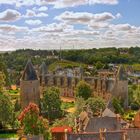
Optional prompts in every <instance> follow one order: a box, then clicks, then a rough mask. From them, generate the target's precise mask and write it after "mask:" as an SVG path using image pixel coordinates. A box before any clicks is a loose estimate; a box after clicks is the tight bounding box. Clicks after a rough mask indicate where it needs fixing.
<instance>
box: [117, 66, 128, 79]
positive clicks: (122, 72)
mask: <svg viewBox="0 0 140 140" xmlns="http://www.w3.org/2000/svg"><path fill="white" fill-rule="evenodd" d="M117 79H118V80H126V79H127V76H126V72H125V69H124V67H123V66H122V65H120V66H119V69H118V72H117Z"/></svg>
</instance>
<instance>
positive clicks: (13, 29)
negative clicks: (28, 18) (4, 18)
mask: <svg viewBox="0 0 140 140" xmlns="http://www.w3.org/2000/svg"><path fill="white" fill-rule="evenodd" d="M0 31H3V32H19V31H28V27H22V26H16V25H9V24H0Z"/></svg>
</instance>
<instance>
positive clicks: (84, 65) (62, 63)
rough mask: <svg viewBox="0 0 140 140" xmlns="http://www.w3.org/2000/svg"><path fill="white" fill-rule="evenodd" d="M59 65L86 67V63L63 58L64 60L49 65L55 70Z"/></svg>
mask: <svg viewBox="0 0 140 140" xmlns="http://www.w3.org/2000/svg"><path fill="white" fill-rule="evenodd" d="M57 66H60V67H61V68H71V67H79V66H82V67H86V64H83V63H77V62H72V61H67V60H62V61H56V62H54V63H53V64H51V65H50V66H49V70H50V71H54V70H55V69H56V67H57Z"/></svg>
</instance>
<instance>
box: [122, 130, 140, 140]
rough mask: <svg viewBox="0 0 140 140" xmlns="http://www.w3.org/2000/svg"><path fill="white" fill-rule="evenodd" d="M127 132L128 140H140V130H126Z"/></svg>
mask: <svg viewBox="0 0 140 140" xmlns="http://www.w3.org/2000/svg"><path fill="white" fill-rule="evenodd" d="M124 131H126V132H127V139H128V140H140V128H129V129H124Z"/></svg>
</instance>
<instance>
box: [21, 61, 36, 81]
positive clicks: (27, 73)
mask: <svg viewBox="0 0 140 140" xmlns="http://www.w3.org/2000/svg"><path fill="white" fill-rule="evenodd" d="M21 79H22V80H24V81H30V80H37V79H38V78H37V74H36V71H35V69H34V67H33V64H32V62H31V60H28V62H27V64H26V66H25V69H24V72H23V75H22V78H21Z"/></svg>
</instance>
